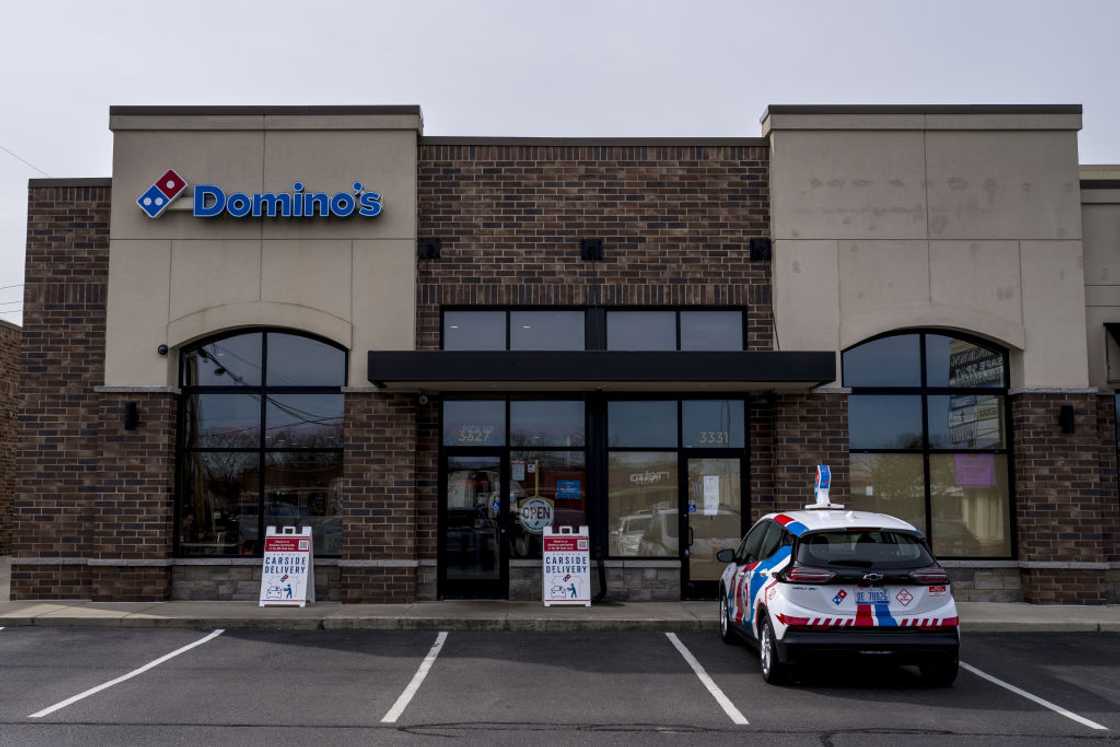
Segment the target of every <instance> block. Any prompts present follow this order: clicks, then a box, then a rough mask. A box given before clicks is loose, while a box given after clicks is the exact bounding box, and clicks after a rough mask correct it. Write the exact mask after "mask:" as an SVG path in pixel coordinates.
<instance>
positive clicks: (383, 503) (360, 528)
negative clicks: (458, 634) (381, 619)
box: [339, 392, 418, 602]
mask: <svg viewBox="0 0 1120 747" xmlns="http://www.w3.org/2000/svg"><path fill="white" fill-rule="evenodd" d="M345 396H346V418H345V423H344V425H343V438H344V442H345V449H346V453H345V458H344V466H343V481H342V488H343V505H342V513H343V528H344V531H343V545H342V562H341V563H340V567H339V583H340V588H341V595H342V599H343V601H346V602H403V601H412V600H414V599H415V598H416V575H417V573H416V567H415V565H413V566H412V567H408V566H406V567H376V566H372V565H360V564H361V563H362V562H363V561H380V562H382V563H384V562H386V561H400V562H404V563H412V564H415V563H416V562H417V561H418V556H417V538H416V527H417V520H416V519H417V486H416V408H417V404H416V396H415V395H413V394H383V393H372V392H371V393H365V392H362V393H353V392H352V393H348V394H346V395H345ZM348 561H350V562H349V563H348Z"/></svg>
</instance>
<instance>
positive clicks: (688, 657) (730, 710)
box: [665, 633, 750, 726]
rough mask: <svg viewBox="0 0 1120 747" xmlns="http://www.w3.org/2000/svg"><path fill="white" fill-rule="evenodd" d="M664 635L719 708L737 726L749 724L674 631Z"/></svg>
mask: <svg viewBox="0 0 1120 747" xmlns="http://www.w3.org/2000/svg"><path fill="white" fill-rule="evenodd" d="M665 636H666V637H667V638H668V639H669V643H671V644H673V648H675V649H676V650H677V652H678V653H680V655H681V656H682V657H684V660H685V661H686V662H688V665H689V666H690V667H692V671H693V672H695V673H696V676H697V677H699V678H700V682H701V683H703V685H704V687H706V688H708V692H709V693H711V695H712V697H713V698H715V699H716V702H717V703H719V706H720V708H722V709H723V712H724V713H726V714H727V716H728V718H730V719H731V721H732V723H734V724H737V725H738V726H746V725H748V724H750V722H749V721H747V718H746V716H744V715H743V714H742V713H741V712H740V711H739V709H738V708H736V707H735V704H734V703H732V702H731V699H730V698H728V697H727V696H726V695H724V694H723V690H720V689H719V685H717V684H716V683H715V680H713V679H712V678H711V677H710V676H709V675H708V672H707V670H706V669H704V665H703V664H701V663H700V662H699V661H697V660H696V657H695V656H693V655H692V652H691V651H689V650H688V647H687V646H685V645H684V644H683V643H681V639H680V638H677V635H676V633H666V634H665Z"/></svg>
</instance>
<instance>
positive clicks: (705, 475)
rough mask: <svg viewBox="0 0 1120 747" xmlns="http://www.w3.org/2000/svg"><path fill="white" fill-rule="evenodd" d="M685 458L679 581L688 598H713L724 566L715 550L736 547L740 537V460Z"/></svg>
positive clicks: (717, 591)
mask: <svg viewBox="0 0 1120 747" xmlns="http://www.w3.org/2000/svg"><path fill="white" fill-rule="evenodd" d="M686 461H687V463H688V468H687V477H686V479H687V481H688V493H687V495H688V501H687V504H686V510H685V511H684V513H683V517H684V525H685V531H684V537H685V543H686V552H685V557H684V562H683V563H682V564H681V568H682V575H683V578H682V579H681V581H682V584H683V586H684V590H685V595H686V596H688V597H689V598H692V599H715V598H716V595H717V594H718V593H719V577H720V574H721V573H723V567H724V564H723V563H720V562H719V561H718V560H716V553H717V552H719V551H720V550H722V549H724V548H728V547H731V548H734V547H736V546H737V545H738V544H739V541H740V540H741V539H742V537H743V517H742V513H741V511H742V494H743V480H742V465H743V460H742V459H740V458H739V457H723V456H718V457H717V456H708V457H702V456H690V457H689V458H688V459H687V460H686Z"/></svg>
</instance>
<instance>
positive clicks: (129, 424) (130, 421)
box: [124, 400, 140, 431]
mask: <svg viewBox="0 0 1120 747" xmlns="http://www.w3.org/2000/svg"><path fill="white" fill-rule="evenodd" d="M138 425H140V405H139V403H137V402H136V401H133V400H130V401H128V402H125V403H124V429H125V430H126V431H134V430H136V426H138Z"/></svg>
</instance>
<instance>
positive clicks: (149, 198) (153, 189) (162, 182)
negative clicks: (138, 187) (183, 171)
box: [136, 169, 187, 218]
mask: <svg viewBox="0 0 1120 747" xmlns="http://www.w3.org/2000/svg"><path fill="white" fill-rule="evenodd" d="M186 188H187V180H186V179H184V178H183V177H181V176H179V175H178V174H177V173H176V172H175V169H168V170H167V171H166V172H165V173H164V174H163V176H161V177H160V178H159V179H156V181H155V183H154V184H152V186H150V187H148V190H147V191H146V192H144V194H142V195H140V196H139V197H137V198H136V204H137V205H139V206H140V209H141V210H143V211H144V214H145V215H147V216H148V217H149V218H158V217H159V216H161V215H163V211H164V210H166V209H167V206H168V205H170V204H171V203H172V202H174V200H175V198H176V197H178V196H179V195H181V194H183V190H185V189H186Z"/></svg>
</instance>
